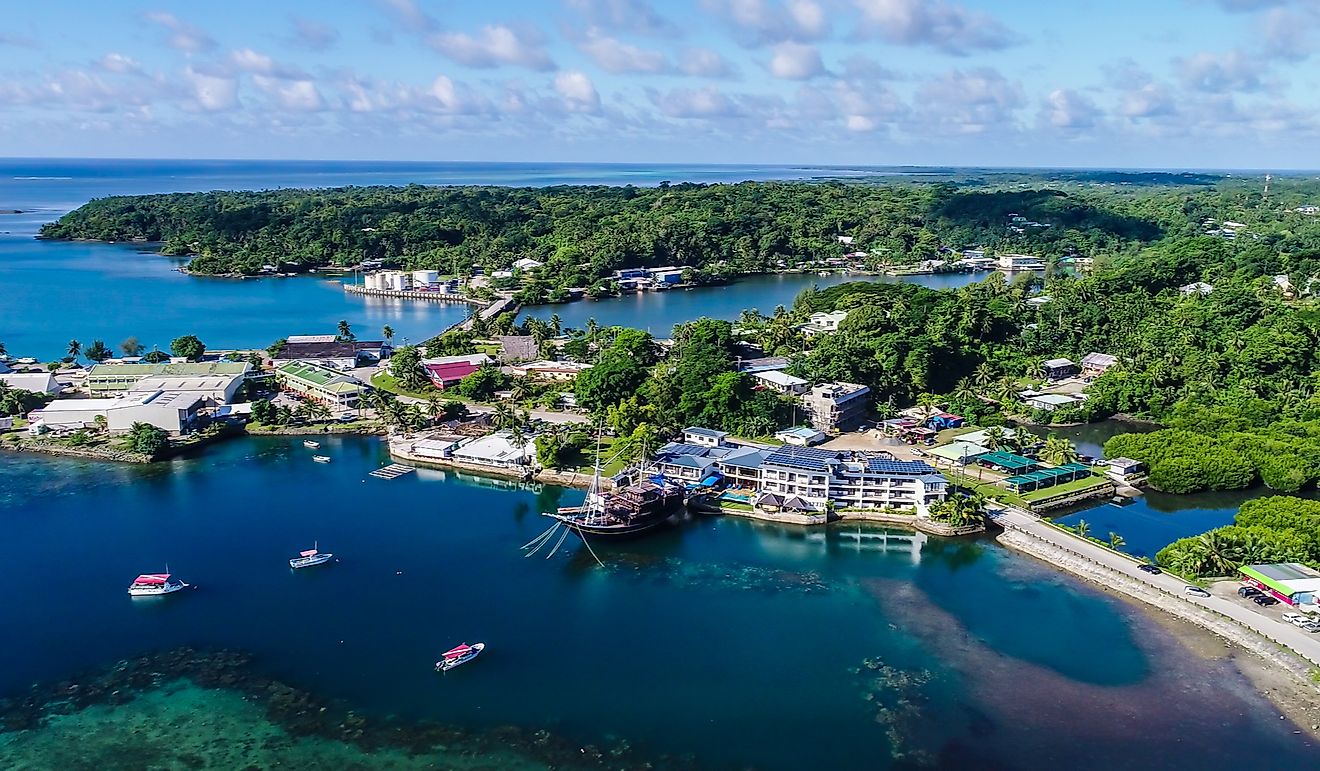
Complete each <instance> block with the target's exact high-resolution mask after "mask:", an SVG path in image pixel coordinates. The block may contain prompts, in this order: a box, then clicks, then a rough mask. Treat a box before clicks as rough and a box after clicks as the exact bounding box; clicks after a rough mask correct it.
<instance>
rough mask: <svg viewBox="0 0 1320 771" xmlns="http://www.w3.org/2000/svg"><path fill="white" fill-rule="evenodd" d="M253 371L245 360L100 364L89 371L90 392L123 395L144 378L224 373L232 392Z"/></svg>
mask: <svg viewBox="0 0 1320 771" xmlns="http://www.w3.org/2000/svg"><path fill="white" fill-rule="evenodd" d="M251 371H252V365H251V364H248V363H247V362H245V361H241V362H235V361H202V362H181V363H169V364H97V365H94V366H93V367H92V368H91V369H90V370H88V372H87V392H88V393H89V394H91V395H92V396H93V397H113V396H120V395H122V394H124V393H126V392H128V391H131V390H133V388H134V387H135V386H137V384H138V383H139V382H140V381H141V380H142V379H144V378H148V377H166V378H199V377H201V378H205V377H212V378H214V377H224V378H228V379H230V380H231V381H232V383H230V384H228V385H226V386H225V387H224V389H223V390H224V391H226V392H228V393H229V394H230V396H232V395H233V392H234V391H237V390H238V386H239V385H241V384H242V381H243V380H244V379H245V378H246V377H247V376H248V374H249V373H250V372H251Z"/></svg>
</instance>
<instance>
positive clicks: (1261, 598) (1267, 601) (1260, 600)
mask: <svg viewBox="0 0 1320 771" xmlns="http://www.w3.org/2000/svg"><path fill="white" fill-rule="evenodd" d="M1251 601H1252V602H1254V603H1256V604H1257V605H1259V606H1261V607H1262V608H1268V607H1269V606H1271V605H1278V604H1279V601H1278V600H1276V599H1274V598H1273V597H1267V596H1266V595H1263V594H1260V595H1257V596H1255V597H1252V598H1251Z"/></svg>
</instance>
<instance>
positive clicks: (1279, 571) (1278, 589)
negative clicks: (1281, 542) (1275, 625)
mask: <svg viewBox="0 0 1320 771" xmlns="http://www.w3.org/2000/svg"><path fill="white" fill-rule="evenodd" d="M1238 570H1239V571H1240V572H1241V573H1242V579H1243V580H1244V581H1245V582H1246V583H1248V584H1250V585H1252V586H1254V587H1256V588H1257V589H1259V590H1261V591H1262V592H1265V593H1266V594H1269V595H1271V596H1272V597H1274V598H1275V599H1277V600H1280V601H1282V602H1286V603H1288V604H1289V605H1312V606H1314V605H1316V604H1317V598H1318V597H1320V573H1318V572H1316V571H1314V570H1312V569H1311V568H1309V567H1307V566H1306V565H1302V564H1299V563H1296V562H1277V563H1274V564H1271V565H1243V566H1242V567H1240V568H1238Z"/></svg>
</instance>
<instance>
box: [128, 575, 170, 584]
mask: <svg viewBox="0 0 1320 771" xmlns="http://www.w3.org/2000/svg"><path fill="white" fill-rule="evenodd" d="M168 580H170V574H169V573H145V574H143V575H140V576H138V577H137V580H135V581H133V583H135V584H163V583H165V582H166V581H168Z"/></svg>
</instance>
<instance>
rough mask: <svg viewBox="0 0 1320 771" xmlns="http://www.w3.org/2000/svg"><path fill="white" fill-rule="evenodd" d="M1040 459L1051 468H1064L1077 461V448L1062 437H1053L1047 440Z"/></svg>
mask: <svg viewBox="0 0 1320 771" xmlns="http://www.w3.org/2000/svg"><path fill="white" fill-rule="evenodd" d="M1040 459H1041V460H1043V461H1045V462H1046V463H1048V464H1050V465H1051V466H1063V465H1065V464H1068V463H1072V462H1073V461H1075V460H1077V448H1076V447H1074V446H1073V443H1072V442H1070V441H1068V440H1067V439H1064V438H1063V437H1061V436H1051V437H1050V438H1048V439H1046V440H1045V447H1044V448H1043V449H1041V451H1040Z"/></svg>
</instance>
